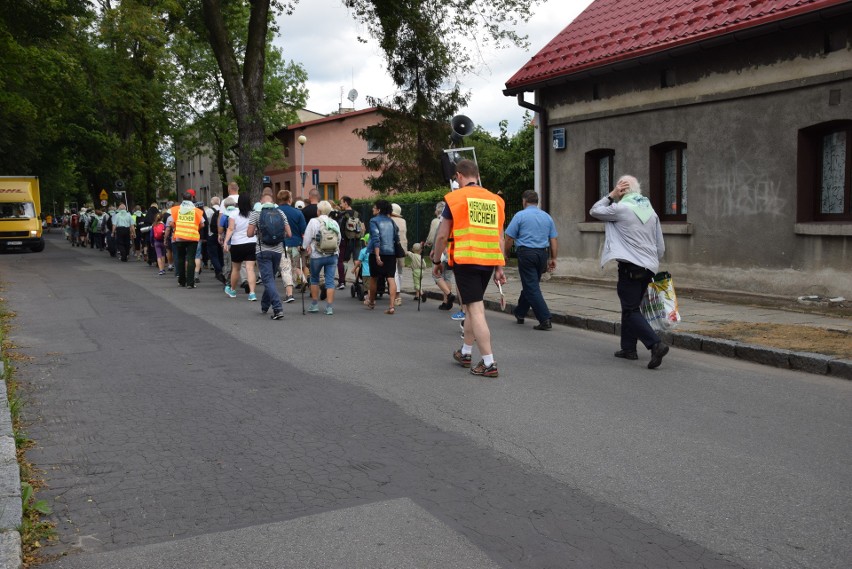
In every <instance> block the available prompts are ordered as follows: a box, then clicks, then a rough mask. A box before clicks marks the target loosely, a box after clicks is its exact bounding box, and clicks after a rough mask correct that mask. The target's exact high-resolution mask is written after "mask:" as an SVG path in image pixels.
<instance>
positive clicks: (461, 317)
mask: <svg viewBox="0 0 852 569" xmlns="http://www.w3.org/2000/svg"><path fill="white" fill-rule="evenodd" d="M450 318H452V319H453V320H464V318H465V315H464V310H459V311H458V312H456V313H455V314H453V315H452V316H450Z"/></svg>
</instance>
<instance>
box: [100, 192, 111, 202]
mask: <svg viewBox="0 0 852 569" xmlns="http://www.w3.org/2000/svg"><path fill="white" fill-rule="evenodd" d="M108 197H109V194H108V193H107V191H106V190H101V195H100V198H101V199H102V200H105V199H107V198H108Z"/></svg>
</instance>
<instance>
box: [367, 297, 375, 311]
mask: <svg viewBox="0 0 852 569" xmlns="http://www.w3.org/2000/svg"><path fill="white" fill-rule="evenodd" d="M364 306H366V307H367V309H368V310H372V309H374V308H375V307H376V303H375V302H370V300H369V299H367V300H365V301H364Z"/></svg>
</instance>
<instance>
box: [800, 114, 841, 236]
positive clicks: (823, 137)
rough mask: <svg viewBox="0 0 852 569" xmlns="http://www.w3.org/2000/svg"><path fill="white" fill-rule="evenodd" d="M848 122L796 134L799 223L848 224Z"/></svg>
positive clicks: (822, 126) (815, 127) (831, 123)
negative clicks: (835, 222) (797, 138)
mask: <svg viewBox="0 0 852 569" xmlns="http://www.w3.org/2000/svg"><path fill="white" fill-rule="evenodd" d="M850 171H852V121H832V122H829V123H823V124H820V125H815V126H813V127H809V128H806V129H803V130H800V131H799V149H798V206H799V207H798V211H797V218H798V220H799V221H804V222H807V221H848V220H852V183H850Z"/></svg>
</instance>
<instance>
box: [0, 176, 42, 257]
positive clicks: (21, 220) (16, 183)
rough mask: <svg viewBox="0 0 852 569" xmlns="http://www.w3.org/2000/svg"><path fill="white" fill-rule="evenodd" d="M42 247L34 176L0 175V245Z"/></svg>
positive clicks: (37, 193)
mask: <svg viewBox="0 0 852 569" xmlns="http://www.w3.org/2000/svg"><path fill="white" fill-rule="evenodd" d="M11 248H28V249H31V250H33V251H35V252H39V251H43V250H44V237H42V234H41V195H40V193H39V188H38V177H37V176H0V249H11Z"/></svg>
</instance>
